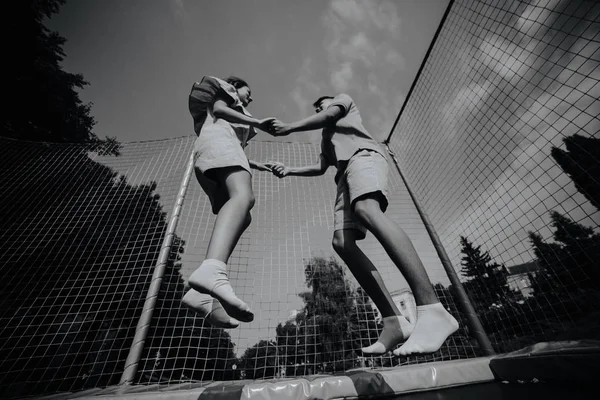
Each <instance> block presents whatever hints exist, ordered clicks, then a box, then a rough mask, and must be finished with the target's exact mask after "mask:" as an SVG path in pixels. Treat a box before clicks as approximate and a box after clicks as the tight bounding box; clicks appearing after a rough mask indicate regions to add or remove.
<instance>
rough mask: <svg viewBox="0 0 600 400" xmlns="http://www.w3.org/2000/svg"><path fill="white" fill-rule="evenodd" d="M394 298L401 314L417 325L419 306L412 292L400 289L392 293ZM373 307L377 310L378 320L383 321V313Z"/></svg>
mask: <svg viewBox="0 0 600 400" xmlns="http://www.w3.org/2000/svg"><path fill="white" fill-rule="evenodd" d="M390 294H391V296H392V300H393V301H394V304H396V307H398V310H400V313H401V314H402V315H404V316H405V317H406V319H408V321H409V322H411V323H415V322H416V321H417V304H416V303H415V298H414V296H413V294H412V292H411V291H410V289H400V290H396V291H393V292H391V293H390ZM373 307H374V308H375V309H376V310H377V320H379V321H380V320H381V313H380V312H379V310H378V309H377V307H375V305H373Z"/></svg>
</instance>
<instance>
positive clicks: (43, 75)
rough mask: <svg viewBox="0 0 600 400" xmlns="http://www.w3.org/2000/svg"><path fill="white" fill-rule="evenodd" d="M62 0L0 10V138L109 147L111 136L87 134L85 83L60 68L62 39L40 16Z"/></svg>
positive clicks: (36, 0)
mask: <svg viewBox="0 0 600 400" xmlns="http://www.w3.org/2000/svg"><path fill="white" fill-rule="evenodd" d="M64 3H65V0H23V1H11V2H8V3H6V5H5V10H4V12H3V13H2V15H3V18H2V29H3V32H2V38H3V39H2V45H3V46H2V48H3V51H4V54H7V55H9V56H10V62H5V63H3V66H4V70H5V72H4V74H5V76H7V77H8V79H7V80H5V82H4V85H3V94H4V97H5V98H6V99H8V101H6V102H4V104H5V105H4V106H3V108H4V110H3V112H2V114H1V115H2V117H1V118H2V119H1V120H0V126H1V127H2V134H1V135H2V136H5V137H10V138H17V139H25V140H31V141H44V142H76V143H83V142H86V143H90V144H93V145H95V146H97V147H98V148H104V149H111V151H113V152H114V153H115V154H116V153H118V147H115V146H114V144H115V143H116V140H115V139H114V138H109V139H108V140H109V141H110V142H111V143H109V144H108V146H107V144H106V143H105V142H106V140H100V139H98V137H97V136H96V134H95V133H94V132H93V127H94V125H95V123H96V122H95V120H94V118H93V117H92V115H91V107H92V104H91V103H83V102H82V101H81V99H80V98H79V93H78V90H81V89H83V88H84V87H85V86H86V85H88V82H87V81H85V79H84V78H83V75H81V74H73V73H69V72H66V71H64V70H63V68H62V65H61V63H62V61H63V60H64V58H65V53H64V50H63V46H64V44H65V42H66V39H65V38H64V37H62V36H60V34H59V33H58V32H54V31H50V30H49V29H48V28H47V27H46V26H45V25H44V23H45V20H46V19H47V18H50V17H51V16H52V15H54V14H56V13H58V11H59V9H60V6H62V5H63V4H64Z"/></svg>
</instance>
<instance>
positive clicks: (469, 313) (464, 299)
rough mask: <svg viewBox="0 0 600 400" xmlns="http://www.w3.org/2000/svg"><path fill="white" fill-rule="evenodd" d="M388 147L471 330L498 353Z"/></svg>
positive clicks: (491, 352) (486, 349)
mask: <svg viewBox="0 0 600 400" xmlns="http://www.w3.org/2000/svg"><path fill="white" fill-rule="evenodd" d="M386 147H387V150H388V152H389V153H390V155H391V156H392V159H393V160H394V164H395V165H396V169H397V170H398V173H399V174H400V178H402V181H403V182H404V186H406V190H407V191H408V194H409V195H410V198H411V199H412V201H413V204H414V205H415V208H416V209H417V212H418V213H419V215H420V216H421V220H422V221H423V224H424V225H425V229H427V233H428V234H429V237H430V238H431V241H432V242H433V246H434V247H435V251H436V252H437V254H438V257H439V258H440V261H441V262H442V265H443V266H444V269H445V270H446V274H447V275H448V278H449V279H450V283H452V286H453V287H454V288H455V289H456V297H457V298H458V303H459V306H460V308H461V310H462V312H464V313H465V316H466V318H467V325H468V327H469V330H470V331H471V332H472V333H473V336H474V337H475V339H476V340H477V342H478V343H479V346H481V349H482V350H483V353H484V354H485V355H486V356H491V355H494V354H496V352H495V351H494V348H493V347H492V343H491V342H490V339H489V338H488V336H487V334H486V333H485V330H484V329H483V326H482V325H481V321H480V320H479V317H478V316H477V313H476V312H475V309H474V308H473V305H472V304H471V301H470V300H469V296H467V292H465V288H464V287H463V285H462V282H461V281H460V279H459V278H458V274H457V273H456V270H455V269H454V267H453V266H452V263H451V262H450V258H449V257H448V254H447V253H446V249H444V246H443V245H442V242H441V241H440V238H439V237H438V235H437V233H436V231H435V229H434V227H433V224H432V223H431V221H430V220H429V216H428V215H427V214H426V213H425V211H424V210H423V207H421V204H420V203H419V201H418V200H417V198H416V196H415V194H414V193H413V191H412V190H411V189H410V186H409V185H408V182H407V181H406V178H405V177H404V174H402V171H401V170H400V165H398V160H397V159H396V155H395V154H394V152H393V151H392V149H390V146H389V145H387V144H386Z"/></svg>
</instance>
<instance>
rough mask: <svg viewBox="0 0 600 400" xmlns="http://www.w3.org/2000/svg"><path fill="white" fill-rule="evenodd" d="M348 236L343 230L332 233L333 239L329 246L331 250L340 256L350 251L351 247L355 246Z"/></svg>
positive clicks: (354, 242)
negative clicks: (331, 247)
mask: <svg viewBox="0 0 600 400" xmlns="http://www.w3.org/2000/svg"><path fill="white" fill-rule="evenodd" d="M348 236H349V232H346V231H345V230H343V229H342V230H337V231H335V232H334V233H333V239H332V241H331V245H332V246H333V250H335V252H336V253H338V254H339V255H340V256H341V255H343V254H344V253H347V252H348V251H349V250H351V248H352V246H354V245H356V241H355V240H354V239H352V238H350V237H348Z"/></svg>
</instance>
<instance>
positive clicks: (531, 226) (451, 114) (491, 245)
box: [430, 7, 600, 265]
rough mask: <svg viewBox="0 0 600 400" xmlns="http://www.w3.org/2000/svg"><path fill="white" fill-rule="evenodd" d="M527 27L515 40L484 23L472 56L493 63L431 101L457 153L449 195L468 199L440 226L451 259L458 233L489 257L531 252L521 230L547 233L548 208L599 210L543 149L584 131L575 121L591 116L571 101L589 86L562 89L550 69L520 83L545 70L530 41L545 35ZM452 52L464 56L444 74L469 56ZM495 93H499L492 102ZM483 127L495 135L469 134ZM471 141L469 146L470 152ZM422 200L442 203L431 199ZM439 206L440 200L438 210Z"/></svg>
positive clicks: (583, 216)
mask: <svg viewBox="0 0 600 400" xmlns="http://www.w3.org/2000/svg"><path fill="white" fill-rule="evenodd" d="M532 12H533V10H532V9H531V7H528V8H526V9H525V10H524V12H523V14H522V15H521V16H520V18H518V19H517V21H516V26H517V27H518V28H519V29H520V30H521V32H523V33H525V32H527V31H528V29H530V28H531V26H533V25H531V24H529V22H527V17H528V16H529V14H531V13H532ZM548 12H549V11H548V10H545V9H543V10H541V11H540V12H539V14H536V15H538V16H537V17H536V19H538V20H539V19H541V20H546V19H547V17H548V15H547V14H548ZM533 34H535V32H528V36H524V37H523V38H524V40H523V42H519V41H518V40H514V39H513V40H508V39H507V38H504V37H501V36H499V35H497V34H494V33H491V32H490V33H488V35H487V36H486V37H483V38H482V40H481V42H480V44H479V46H478V48H477V50H479V52H478V53H477V56H476V58H477V59H478V60H479V61H481V62H482V63H483V64H484V65H485V66H486V67H487V68H488V69H489V70H490V71H493V72H494V73H493V74H491V75H490V74H486V77H487V78H486V79H483V76H482V77H480V78H479V79H478V78H477V77H476V78H474V80H472V81H471V82H470V83H467V84H465V85H464V86H462V87H460V88H457V89H456V90H455V91H454V93H452V95H451V96H449V97H448V99H447V101H446V102H445V103H444V104H443V105H442V107H441V115H442V120H443V123H442V124H441V126H444V127H445V129H444V130H443V131H441V132H438V137H439V139H441V140H442V141H444V143H445V144H444V147H447V148H448V149H452V150H451V151H452V152H453V153H455V157H457V158H461V157H462V158H461V161H463V162H462V163H460V165H459V166H457V167H455V170H456V171H455V172H458V173H457V174H456V175H454V177H453V178H452V186H454V187H456V188H460V189H458V190H457V191H456V192H453V193H452V196H453V197H455V198H457V197H459V198H460V197H461V196H463V194H464V193H466V195H465V196H463V197H464V204H465V205H467V204H468V206H467V207H466V209H464V208H461V209H460V210H458V212H457V213H456V215H455V216H453V217H447V219H446V221H447V223H446V224H444V226H441V227H440V228H441V229H440V232H443V236H445V239H444V240H445V242H446V243H448V244H449V246H448V249H449V253H450V254H449V255H450V256H451V259H453V260H459V257H460V256H459V249H458V248H457V247H456V246H455V244H456V243H458V234H459V233H460V234H463V235H467V236H469V237H471V238H472V239H475V241H476V242H477V244H485V247H486V248H488V249H490V250H491V253H492V255H493V256H494V257H498V258H499V260H498V261H501V262H505V263H507V264H508V265H510V264H515V263H518V262H523V261H528V260H530V259H532V258H533V257H534V255H533V254H532V252H531V246H530V243H529V240H528V233H527V232H528V231H535V232H538V233H540V234H541V235H542V236H543V237H544V238H546V239H549V238H551V236H552V228H551V226H550V217H549V214H548V212H549V211H550V210H556V211H558V212H560V213H562V214H565V215H567V216H568V217H569V218H571V219H573V220H575V221H578V222H581V223H583V224H584V225H588V226H597V221H598V218H600V215H599V214H598V213H597V211H596V210H594V209H593V207H592V206H591V205H590V204H589V202H587V201H586V199H585V198H584V197H583V196H582V195H581V194H580V193H578V192H577V190H576V188H575V186H574V184H573V182H572V181H571V180H570V178H569V177H568V176H567V175H566V174H565V173H564V172H563V171H562V170H561V169H560V167H559V166H558V165H557V164H556V162H555V161H554V160H553V159H552V157H551V156H550V152H551V148H552V147H563V143H562V139H563V138H564V137H567V136H570V135H573V134H575V133H578V134H583V135H586V133H585V131H583V130H582V129H581V128H582V127H583V125H584V124H585V123H586V121H589V120H590V119H591V118H592V117H591V116H589V115H588V114H586V113H585V112H583V111H582V110H581V109H579V108H577V107H576V106H575V104H577V103H578V101H579V100H580V99H581V95H582V93H585V92H587V94H588V95H590V96H591V95H593V93H592V91H593V89H591V90H590V88H586V87H584V86H583V84H582V85H580V86H579V87H577V88H576V89H578V90H571V89H570V88H568V87H567V86H565V85H564V81H565V79H562V74H559V73H558V72H557V73H556V80H554V81H553V82H552V84H549V85H545V86H542V85H529V86H525V85H524V84H523V81H524V80H525V79H527V80H528V81H532V82H540V81H541V80H542V79H547V77H546V75H544V72H543V68H544V67H547V62H546V61H545V60H540V57H539V55H538V54H537V53H535V52H532V51H531V49H534V48H536V47H537V46H538V45H540V46H541V45H543V43H548V40H547V38H532V37H531V36H532V35H533ZM579 40H580V41H582V42H585V39H582V38H580V39H579ZM581 46H583V43H581ZM457 54H458V55H459V57H455V58H454V59H455V60H461V61H459V62H460V63H463V64H465V65H451V66H449V67H448V66H447V67H446V68H449V69H450V70H454V71H457V72H455V74H456V75H455V77H454V78H457V77H460V76H462V75H464V74H465V73H466V72H465V71H464V68H463V67H466V66H468V64H469V62H471V65H472V64H473V63H472V61H470V60H469V58H468V57H462V56H461V55H465V54H466V53H465V49H458V50H457ZM567 61H568V62H569V63H566V64H565V65H562V68H564V70H563V71H568V72H569V76H570V73H571V71H577V70H578V64H577V63H578V60H577V58H576V57H573V58H572V59H571V60H570V61H569V60H567ZM446 79H449V80H451V79H452V77H451V76H448V77H447V78H446ZM513 88H519V89H520V90H519V91H516V90H513ZM566 89H569V90H566ZM497 99H500V101H498V102H496V100H497ZM588 113H589V111H588ZM434 117H435V116H434ZM468 119H471V120H473V121H481V126H478V127H477V128H473V127H470V126H468V125H465V124H461V121H465V120H468ZM578 119H580V120H582V121H583V123H582V124H580V126H578V125H577V124H576V123H575V121H577V120H578ZM593 123H595V127H596V131H597V129H598V128H599V127H600V123H599V122H598V120H597V119H596V120H592V122H591V123H590V124H593ZM457 126H458V127H459V128H460V129H457ZM588 126H589V125H588ZM494 128H495V130H493V129H494ZM593 130H594V129H592V131H593ZM490 132H492V133H493V135H491V136H493V137H494V138H497V141H494V143H495V144H492V143H489V142H487V143H484V142H485V141H484V140H476V138H477V137H478V135H481V134H489V133H490ZM474 142H478V144H477V146H473V143H474ZM474 149H476V150H477V153H479V156H476V155H475V156H474V155H473V154H474V153H473V150H474ZM461 168H462V169H461ZM430 173H431V171H430ZM435 174H443V171H436V172H435ZM474 174H475V175H477V176H478V179H476V180H475V181H476V182H478V183H480V185H478V186H475V185H473V179H472V178H471V179H469V178H467V176H469V175H474ZM493 177H495V178H493ZM488 178H493V180H492V179H490V180H489V181H488V180H487V179H488ZM462 192H464V193H462ZM432 206H433V207H441V209H444V206H443V205H440V204H437V205H432ZM438 211H439V210H438ZM448 211H449V210H448V209H445V210H444V213H445V214H448ZM457 263H458V261H457Z"/></svg>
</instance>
